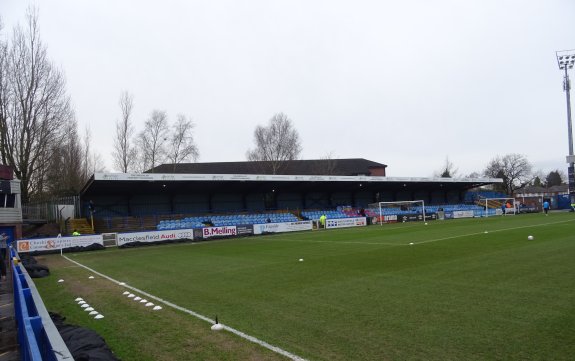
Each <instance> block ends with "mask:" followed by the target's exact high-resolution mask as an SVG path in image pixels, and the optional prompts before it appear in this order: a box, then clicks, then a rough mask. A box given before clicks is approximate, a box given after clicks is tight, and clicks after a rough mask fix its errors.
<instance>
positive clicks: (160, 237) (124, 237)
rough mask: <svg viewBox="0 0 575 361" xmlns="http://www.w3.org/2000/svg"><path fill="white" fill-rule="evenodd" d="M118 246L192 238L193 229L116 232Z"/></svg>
mask: <svg viewBox="0 0 575 361" xmlns="http://www.w3.org/2000/svg"><path fill="white" fill-rule="evenodd" d="M117 237H118V240H117V244H118V246H122V245H124V244H126V243H132V242H160V241H169V240H172V239H174V240H175V239H193V238H194V231H193V229H173V230H170V231H149V232H131V233H118V236H117Z"/></svg>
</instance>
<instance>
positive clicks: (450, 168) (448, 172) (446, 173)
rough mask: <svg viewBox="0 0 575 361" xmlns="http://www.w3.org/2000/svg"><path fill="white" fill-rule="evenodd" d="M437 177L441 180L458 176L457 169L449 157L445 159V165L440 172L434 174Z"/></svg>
mask: <svg viewBox="0 0 575 361" xmlns="http://www.w3.org/2000/svg"><path fill="white" fill-rule="evenodd" d="M434 176H436V177H440V178H453V177H456V176H457V168H456V167H455V165H454V164H453V163H452V162H451V161H450V160H449V157H445V163H444V164H443V167H442V168H441V170H440V171H439V172H436V173H435V174H434Z"/></svg>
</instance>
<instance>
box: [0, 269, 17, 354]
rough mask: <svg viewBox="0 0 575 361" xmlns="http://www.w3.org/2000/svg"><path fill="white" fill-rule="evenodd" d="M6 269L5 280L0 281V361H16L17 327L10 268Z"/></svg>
mask: <svg viewBox="0 0 575 361" xmlns="http://www.w3.org/2000/svg"><path fill="white" fill-rule="evenodd" d="M7 268H8V276H7V277H6V280H1V279H0V361H18V360H20V352H19V349H18V337H17V325H16V319H15V318H14V292H13V289H12V267H7Z"/></svg>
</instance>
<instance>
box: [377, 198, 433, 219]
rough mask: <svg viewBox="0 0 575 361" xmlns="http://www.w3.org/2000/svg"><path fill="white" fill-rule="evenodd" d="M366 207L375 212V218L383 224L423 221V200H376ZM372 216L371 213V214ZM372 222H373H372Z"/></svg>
mask: <svg viewBox="0 0 575 361" xmlns="http://www.w3.org/2000/svg"><path fill="white" fill-rule="evenodd" d="M368 209H369V210H371V211H372V213H375V214H374V215H375V216H376V217H373V218H376V219H375V220H376V221H377V222H378V223H379V224H380V225H383V224H384V223H393V222H402V221H403V222H405V220H409V221H416V220H417V221H419V220H421V221H425V220H426V216H425V202H424V201H423V200H416V201H396V202H378V203H371V204H369V205H368ZM372 216H373V214H372ZM372 223H374V222H372Z"/></svg>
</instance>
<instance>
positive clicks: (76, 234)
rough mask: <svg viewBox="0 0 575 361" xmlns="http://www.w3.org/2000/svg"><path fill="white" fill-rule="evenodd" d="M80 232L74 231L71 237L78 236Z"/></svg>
mask: <svg viewBox="0 0 575 361" xmlns="http://www.w3.org/2000/svg"><path fill="white" fill-rule="evenodd" d="M79 235H80V232H78V231H77V230H74V232H72V236H79Z"/></svg>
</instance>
